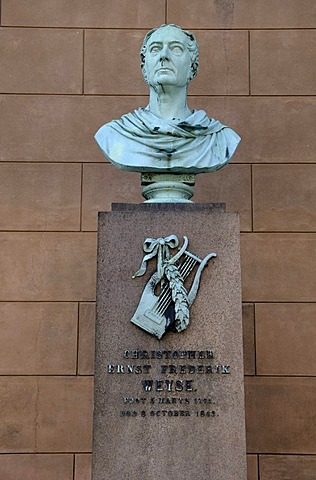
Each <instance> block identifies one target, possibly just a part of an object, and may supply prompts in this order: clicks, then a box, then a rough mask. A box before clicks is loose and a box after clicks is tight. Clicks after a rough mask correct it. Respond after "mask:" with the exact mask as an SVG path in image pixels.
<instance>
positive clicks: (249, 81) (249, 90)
mask: <svg viewBox="0 0 316 480" xmlns="http://www.w3.org/2000/svg"><path fill="white" fill-rule="evenodd" d="M248 84H249V85H248V93H249V95H251V75H250V30H248Z"/></svg>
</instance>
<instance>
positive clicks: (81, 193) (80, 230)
mask: <svg viewBox="0 0 316 480" xmlns="http://www.w3.org/2000/svg"><path fill="white" fill-rule="evenodd" d="M82 198H83V163H81V170H80V205H79V232H82V210H83V209H82Z"/></svg>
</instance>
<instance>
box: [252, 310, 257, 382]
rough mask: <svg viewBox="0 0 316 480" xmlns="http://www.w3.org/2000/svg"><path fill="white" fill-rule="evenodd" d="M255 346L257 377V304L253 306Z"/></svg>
mask: <svg viewBox="0 0 316 480" xmlns="http://www.w3.org/2000/svg"><path fill="white" fill-rule="evenodd" d="M253 344H254V355H255V375H257V333H256V303H254V305H253Z"/></svg>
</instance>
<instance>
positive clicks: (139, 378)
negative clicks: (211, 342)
mask: <svg viewBox="0 0 316 480" xmlns="http://www.w3.org/2000/svg"><path fill="white" fill-rule="evenodd" d="M215 357H216V355H215V354H214V351H213V350H212V349H205V350H142V349H135V350H124V351H122V359H121V361H120V360H119V361H118V362H113V363H110V364H108V365H106V371H107V373H108V375H111V376H117V377H118V378H120V379H121V380H120V381H121V382H123V385H124V383H125V380H124V379H126V380H127V378H128V377H129V376H131V375H132V376H135V381H134V380H133V383H132V385H133V387H132V388H133V391H127V392H126V394H125V395H123V396H122V398H121V399H120V403H121V405H122V407H121V409H120V410H119V411H118V415H120V416H121V417H126V418H136V417H137V418H144V417H149V418H150V417H151V418H153V417H162V418H163V417H190V418H191V417H199V418H201V419H208V418H215V417H217V416H219V414H220V405H219V404H218V402H217V401H216V390H214V388H212V386H213V382H214V381H215V379H216V378H223V379H224V378H225V377H227V376H229V375H230V374H231V366H230V365H229V364H227V363H225V362H220V361H218V360H217V359H216V358H215ZM200 379H205V380H204V381H202V382H201V381H200ZM118 381H119V380H118ZM220 381H224V380H220ZM129 383H130V382H129ZM130 388H131V387H130ZM205 389H208V390H209V391H205Z"/></svg>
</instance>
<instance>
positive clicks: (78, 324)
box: [76, 302, 80, 375]
mask: <svg viewBox="0 0 316 480" xmlns="http://www.w3.org/2000/svg"><path fill="white" fill-rule="evenodd" d="M79 327H80V302H78V310H77V359H76V375H79V336H80V328H79Z"/></svg>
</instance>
